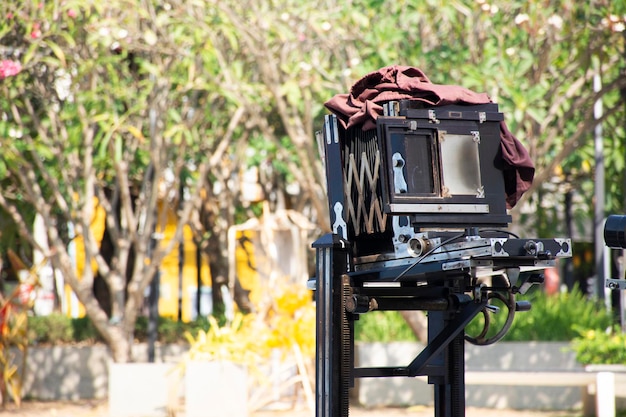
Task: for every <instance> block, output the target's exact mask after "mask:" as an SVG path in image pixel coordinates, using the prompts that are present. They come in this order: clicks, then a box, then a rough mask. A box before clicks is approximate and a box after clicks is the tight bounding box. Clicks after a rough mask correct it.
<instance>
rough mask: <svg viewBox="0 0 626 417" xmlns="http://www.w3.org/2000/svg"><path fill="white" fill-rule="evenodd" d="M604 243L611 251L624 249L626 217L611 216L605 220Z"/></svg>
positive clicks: (625, 246) (625, 244) (625, 245)
mask: <svg viewBox="0 0 626 417" xmlns="http://www.w3.org/2000/svg"><path fill="white" fill-rule="evenodd" d="M604 243H606V245H607V246H608V247H610V248H613V249H619V248H625V249H626V216H618V215H611V216H609V217H608V218H607V219H606V223H605V225H604Z"/></svg>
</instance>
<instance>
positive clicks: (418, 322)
mask: <svg viewBox="0 0 626 417" xmlns="http://www.w3.org/2000/svg"><path fill="white" fill-rule="evenodd" d="M400 314H401V315H402V318H404V321H406V322H407V324H408V325H409V327H410V328H411V330H412V331H413V334H414V335H415V337H417V340H419V341H420V342H421V343H424V344H427V343H428V318H427V317H426V315H425V314H424V312H423V311H415V310H411V311H401V312H400Z"/></svg>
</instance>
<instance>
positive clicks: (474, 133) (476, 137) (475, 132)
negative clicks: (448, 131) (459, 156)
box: [470, 130, 480, 144]
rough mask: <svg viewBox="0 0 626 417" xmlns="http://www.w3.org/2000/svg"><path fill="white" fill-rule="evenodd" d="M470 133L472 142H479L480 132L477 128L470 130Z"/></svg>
mask: <svg viewBox="0 0 626 417" xmlns="http://www.w3.org/2000/svg"><path fill="white" fill-rule="evenodd" d="M470 133H471V134H472V140H473V141H474V143H478V144H480V132H479V131H478V130H472V131H471V132H470Z"/></svg>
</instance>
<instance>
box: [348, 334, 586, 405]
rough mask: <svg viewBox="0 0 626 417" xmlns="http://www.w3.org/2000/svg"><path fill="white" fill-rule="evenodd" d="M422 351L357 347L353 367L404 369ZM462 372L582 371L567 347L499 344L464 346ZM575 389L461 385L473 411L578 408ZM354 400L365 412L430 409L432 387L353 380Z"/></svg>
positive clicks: (407, 381) (402, 346) (412, 381)
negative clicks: (392, 408) (368, 409)
mask: <svg viewBox="0 0 626 417" xmlns="http://www.w3.org/2000/svg"><path fill="white" fill-rule="evenodd" d="M422 349H423V346H421V345H419V344H417V343H414V342H395V343H359V344H357V346H356V364H357V366H360V367H361V366H362V367H370V366H406V365H407V364H408V363H410V361H411V360H412V359H413V358H415V357H416V356H417V354H419V352H420V351H421V350H422ZM465 360H466V371H470V372H471V371H498V372H501V371H510V372H516V371H517V372H527V371H531V372H533V371H542V372H545V371H551V370H554V371H556V370H558V371H584V369H583V367H582V366H581V365H580V364H578V363H577V362H576V358H575V354H574V352H573V351H571V349H569V344H568V343H554V342H527V343H521V342H520V343H518V342H500V343H496V344H495V345H491V346H473V345H469V344H466V352H465ZM583 394H584V393H583V389H582V388H580V387H545V386H536V387H533V386H516V385H515V383H514V381H512V384H511V385H510V386H509V385H505V384H498V385H481V386H472V385H466V404H467V406H472V407H487V408H513V409H547V410H569V409H576V408H580V407H582V404H583ZM352 395H353V398H354V399H355V400H357V401H358V402H359V403H360V404H362V405H363V406H365V407H380V406H405V405H432V404H433V388H432V386H431V385H428V384H427V383H426V381H425V380H424V379H421V378H419V379H418V378H363V379H358V380H357V382H356V386H355V389H354V391H353V393H352Z"/></svg>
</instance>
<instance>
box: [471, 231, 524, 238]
mask: <svg viewBox="0 0 626 417" xmlns="http://www.w3.org/2000/svg"><path fill="white" fill-rule="evenodd" d="M480 231H481V232H494V233H505V234H507V235H509V236H513V237H514V238H515V239H519V236H518V235H516V234H515V233H513V232H509V231H508V230H499V229H481V230H480Z"/></svg>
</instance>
